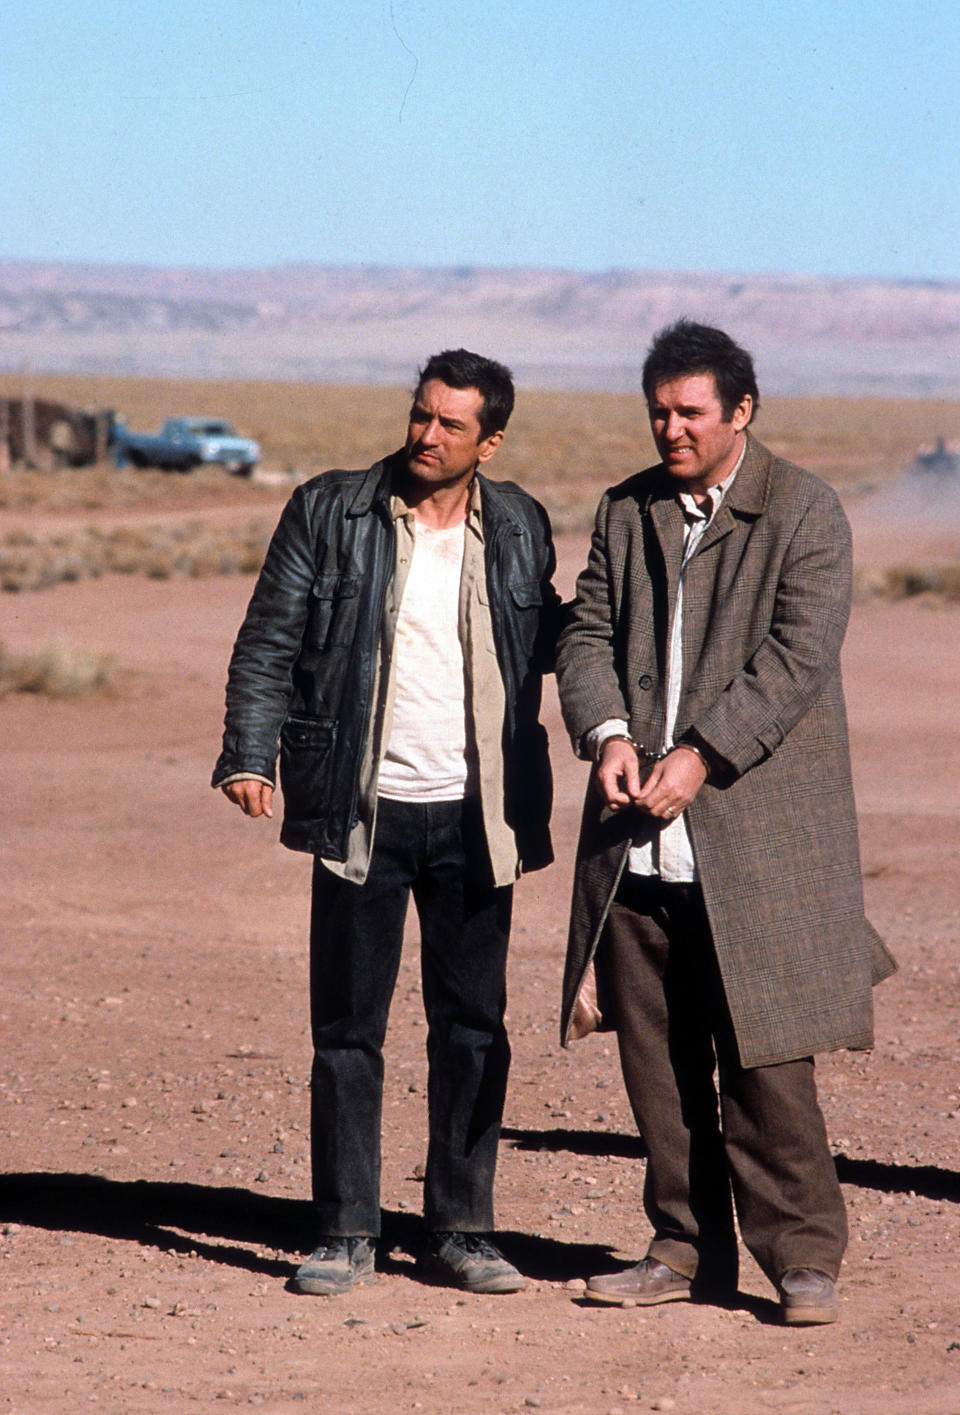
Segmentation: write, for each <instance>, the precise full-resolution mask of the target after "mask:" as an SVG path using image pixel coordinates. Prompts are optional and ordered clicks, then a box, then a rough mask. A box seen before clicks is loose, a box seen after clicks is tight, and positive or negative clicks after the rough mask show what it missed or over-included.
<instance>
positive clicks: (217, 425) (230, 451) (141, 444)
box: [113, 418, 260, 476]
mask: <svg viewBox="0 0 960 1415" xmlns="http://www.w3.org/2000/svg"><path fill="white" fill-rule="evenodd" d="M113 457H114V461H115V463H116V465H117V466H118V467H125V466H127V465H128V464H132V465H133V466H134V467H162V468H163V469H164V470H165V471H171V472H189V471H191V470H192V468H194V467H199V466H202V465H204V464H205V463H208V462H212V463H219V465H220V466H222V467H224V468H225V469H226V470H227V471H228V472H236V473H237V474H238V475H244V476H246V475H249V474H250V472H252V471H253V469H254V467H255V466H256V465H257V463H258V462H259V460H260V447H259V445H258V444H257V443H256V442H254V441H253V440H252V438H249V437H241V436H240V435H239V433H237V432H236V431H235V430H234V429H233V428H232V427H231V425H230V424H229V423H227V422H224V421H223V419H222V418H168V419H167V421H166V422H165V423H164V424H163V427H162V428H161V429H160V431H159V432H131V431H130V429H129V428H128V427H127V426H126V425H125V424H124V423H122V422H120V421H116V422H115V423H114V427H113Z"/></svg>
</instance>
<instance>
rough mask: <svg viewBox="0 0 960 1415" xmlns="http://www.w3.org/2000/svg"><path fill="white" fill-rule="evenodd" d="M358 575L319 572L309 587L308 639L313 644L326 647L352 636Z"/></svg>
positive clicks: (346, 640) (342, 641)
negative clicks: (320, 573)
mask: <svg viewBox="0 0 960 1415" xmlns="http://www.w3.org/2000/svg"><path fill="white" fill-rule="evenodd" d="M359 593H360V577H359V576H358V575H345V574H342V573H341V572H340V571H333V572H332V573H330V574H322V575H318V576H317V577H316V579H315V580H314V582H313V585H312V587H311V590H310V622H309V627H308V630H307V641H308V643H309V644H311V645H312V646H313V647H314V648H318V649H327V648H330V647H331V645H333V644H337V643H344V642H349V641H350V640H351V639H352V636H353V632H354V629H355V624H356V605H357V596H358V595H359Z"/></svg>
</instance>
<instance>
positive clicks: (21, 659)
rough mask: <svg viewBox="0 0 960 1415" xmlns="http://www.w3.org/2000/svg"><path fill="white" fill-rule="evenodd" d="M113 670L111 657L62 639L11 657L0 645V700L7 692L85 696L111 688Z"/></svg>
mask: <svg viewBox="0 0 960 1415" xmlns="http://www.w3.org/2000/svg"><path fill="white" fill-rule="evenodd" d="M115 669H116V662H115V660H114V658H113V656H112V655H111V654H104V653H94V652H93V651H92V650H89V649H81V648H75V647H73V646H71V645H70V644H67V643H64V642H63V641H62V640H53V641H52V642H51V643H49V644H46V645H45V646H44V648H42V649H41V650H40V652H39V653H38V654H31V655H24V656H20V655H16V654H11V653H10V652H8V650H7V649H6V648H5V647H4V645H3V644H2V643H0V697H5V696H6V695H7V694H9V693H37V694H39V695H40V696H42V697H45V698H80V697H86V696H88V695H89V694H91V693H98V692H103V691H104V690H105V689H107V688H109V687H111V685H112V683H113V677H114V672H115Z"/></svg>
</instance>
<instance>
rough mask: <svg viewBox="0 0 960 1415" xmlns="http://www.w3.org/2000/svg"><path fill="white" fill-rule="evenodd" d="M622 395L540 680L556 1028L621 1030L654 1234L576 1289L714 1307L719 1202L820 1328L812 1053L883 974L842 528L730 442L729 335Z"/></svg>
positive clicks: (828, 1174)
mask: <svg viewBox="0 0 960 1415" xmlns="http://www.w3.org/2000/svg"><path fill="white" fill-rule="evenodd" d="M643 386H644V392H645V394H646V398H647V403H648V408H649V415H650V423H651V428H652V431H653V435H654V440H655V442H656V444H657V449H658V451H659V453H660V455H661V458H662V461H661V463H660V464H659V465H657V466H655V467H651V468H649V469H648V470H646V471H644V472H641V473H640V474H639V475H637V476H634V477H631V478H629V479H628V480H627V481H625V482H623V483H621V485H619V486H617V487H614V488H612V489H611V490H610V491H608V492H607V493H606V495H605V496H604V498H603V500H602V502H601V504H600V507H599V509H598V512H597V519H596V527H595V530H594V535H593V540H592V545H591V550H590V557H589V562H588V564H587V568H586V569H585V570H584V572H583V574H582V575H581V576H580V579H579V581H578V584H577V597H576V602H575V606H574V610H573V615H572V619H571V621H570V623H569V624H568V627H567V628H566V629H565V631H564V634H563V636H562V638H561V645H560V654H559V660H558V667H557V677H558V683H559V688H560V697H561V703H562V706H563V712H564V717H565V721H566V724H567V727H568V729H569V731H570V734H571V737H572V739H573V743H574V749H575V750H576V751H577V752H578V753H579V754H580V755H581V756H584V757H587V758H590V759H592V760H593V761H594V762H595V767H594V770H593V773H592V777H591V784H590V787H589V788H588V792H587V800H586V805H585V809H584V817H583V825H582V829H581V837H580V846H579V851H578V859H577V870H576V879H575V885H574V897H573V906H572V918H571V927H570V940H569V947H568V954H567V963H566V970H565V978H564V994H563V1018H562V1030H563V1040H564V1042H565V1043H566V1042H567V1041H569V1040H570V1038H571V1037H572V1036H577V1035H580V1034H581V1033H582V1032H583V1031H585V1030H589V1028H590V1027H591V1026H592V1025H596V1024H597V1022H599V1024H600V1025H603V1026H612V1027H614V1028H615V1029H616V1032H617V1038H618V1043H619V1048H620V1056H621V1062H622V1066H623V1073H624V1080H625V1082H626V1087H627V1091H628V1094H629V1097H630V1101H631V1105H632V1107H633V1110H634V1114H635V1116H636V1120H637V1124H638V1126H639V1128H640V1132H641V1134H642V1136H643V1139H644V1142H645V1144H646V1147H647V1153H648V1158H647V1169H646V1181H645V1186H644V1205H645V1208H646V1212H647V1216H648V1218H649V1220H650V1223H651V1225H652V1227H653V1238H652V1240H651V1242H650V1245H649V1248H648V1251H647V1255H646V1257H645V1258H643V1259H642V1260H641V1261H640V1262H639V1263H637V1264H636V1265H635V1266H633V1267H631V1268H629V1269H628V1270H627V1271H626V1272H622V1273H616V1274H610V1275H604V1276H601V1277H595V1278H591V1280H590V1282H589V1283H588V1287H587V1295H588V1297H590V1298H592V1299H594V1300H596V1301H602V1302H614V1303H621V1304H622V1303H624V1302H631V1303H639V1304H650V1303H655V1302H663V1301H671V1300H676V1299H678V1298H686V1297H690V1296H691V1295H693V1296H697V1295H704V1296H707V1295H713V1296H719V1297H723V1296H724V1295H730V1294H732V1292H733V1291H735V1290H736V1280H737V1256H736V1253H737V1246H736V1236H735V1230H734V1221H733V1211H734V1206H735V1208H736V1215H737V1219H738V1221H739V1225H740V1232H741V1235H742V1237H743V1240H744V1243H745V1244H746V1246H747V1248H748V1249H749V1250H750V1252H751V1253H752V1254H753V1256H754V1257H755V1259H756V1260H757V1262H758V1263H759V1265H760V1267H761V1268H762V1269H763V1271H764V1272H765V1273H766V1275H767V1276H768V1277H769V1278H770V1280H771V1282H772V1283H773V1284H774V1286H775V1287H776V1288H777V1291H778V1297H779V1302H780V1308H781V1312H782V1316H783V1319H784V1321H786V1322H787V1323H789V1324H797V1325H799V1324H805V1323H812V1322H827V1321H833V1320H834V1319H835V1317H836V1315H837V1298H836V1289H835V1285H834V1284H835V1282H836V1278H837V1274H838V1271H839V1267H840V1262H841V1259H842V1255H843V1251H844V1247H845V1245H846V1235H847V1228H846V1216H845V1210H844V1204H843V1199H842V1196H841V1193H840V1188H839V1185H838V1183H837V1178H836V1172H835V1168H834V1165H833V1161H832V1158H831V1155H830V1151H829V1148H828V1144H827V1137H826V1131H825V1128H824V1123H823V1118H822V1115H821V1112H820V1108H819V1104H818V1101H817V1095H816V1086H815V1082H814V1065H813V1054H814V1053H815V1052H818V1051H826V1050H832V1049H836V1048H839V1047H855V1048H860V1047H869V1046H870V1045H871V1044H872V1039H873V1023H872V1001H871V987H872V985H873V984H874V983H875V982H876V981H878V980H879V979H880V978H882V977H886V976H887V975H888V974H889V973H890V972H892V971H893V968H894V966H895V965H894V963H893V960H892V959H891V958H890V955H889V954H888V953H887V951H886V949H885V948H884V947H883V945H882V943H881V942H880V940H879V938H878V937H877V935H876V934H875V933H874V931H873V929H872V928H871V926H870V925H869V923H868V922H867V920H866V918H865V916H864V912H863V896H862V885H861V875H860V861H859V847H858V842H857V825H856V816H855V812H854V802H853V792H852V787H851V779H850V761H849V750H848V743H847V729H846V718H845V711H844V703H843V692H842V685H841V678H840V646H841V643H842V640H843V635H844V630H845V627H846V622H847V615H848V612H849V605H850V583H851V553H850V533H849V527H848V525H847V521H846V518H845V516H844V514H843V511H842V510H841V507H840V504H839V501H838V499H837V497H836V495H835V494H834V492H833V491H832V490H831V489H830V488H829V487H828V486H827V485H825V484H824V483H823V482H821V481H820V480H818V479H817V478H816V477H814V476H811V475H810V474H809V473H808V472H805V471H802V470H801V469H800V468H798V467H795V466H792V465H791V464H790V463H787V462H784V461H782V460H781V459H780V458H777V457H774V456H773V455H772V454H771V453H770V452H769V451H768V450H767V449H766V448H765V447H763V446H762V445H761V444H760V443H759V442H757V441H756V440H755V439H754V437H753V436H752V434H751V433H750V432H749V430H748V428H749V423H750V421H751V419H752V417H753V414H754V412H755V411H756V408H757V406H758V396H757V387H756V379H755V376H754V371H753V364H752V361H751V359H750V356H749V354H747V353H746V352H745V351H744V350H742V349H740V348H739V347H738V346H737V345H736V344H735V343H734V342H733V340H731V339H730V338H729V337H728V336H727V335H726V334H724V333H723V332H722V331H720V330H716V329H711V328H709V327H707V326H703V325H698V324H693V323H691V322H689V321H686V320H682V321H679V322H678V323H677V324H675V325H673V326H671V327H670V328H669V329H666V330H664V331H662V332H661V333H660V334H659V335H658V336H657V338H656V339H655V340H654V343H653V345H652V347H651V350H650V353H649V355H648V358H647V361H646V364H645V366H644V379H643ZM651 759H652V761H651ZM594 969H595V977H596V1002H594V1001H593V997H592V988H593V970H594ZM715 1070H716V1075H717V1079H716V1081H715V1080H714V1071H715Z"/></svg>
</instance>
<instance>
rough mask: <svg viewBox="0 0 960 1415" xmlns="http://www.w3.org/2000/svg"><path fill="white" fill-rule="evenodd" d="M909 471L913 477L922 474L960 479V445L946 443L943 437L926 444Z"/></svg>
mask: <svg viewBox="0 0 960 1415" xmlns="http://www.w3.org/2000/svg"><path fill="white" fill-rule="evenodd" d="M909 470H910V473H911V475H916V474H917V473H920V474H921V475H923V476H935V477H949V478H951V479H952V480H956V479H957V478H958V477H960V444H958V443H956V442H945V441H944V439H943V438H942V437H938V438H937V440H936V442H933V443H929V442H927V443H924V445H923V446H922V447H921V448H920V450H919V452H918V453H917V455H916V457H914V459H913V466H912V467H910V469H909Z"/></svg>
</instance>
